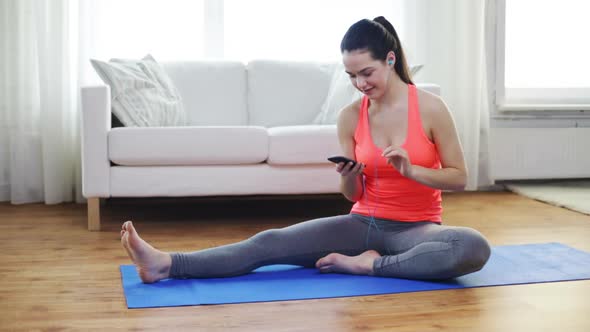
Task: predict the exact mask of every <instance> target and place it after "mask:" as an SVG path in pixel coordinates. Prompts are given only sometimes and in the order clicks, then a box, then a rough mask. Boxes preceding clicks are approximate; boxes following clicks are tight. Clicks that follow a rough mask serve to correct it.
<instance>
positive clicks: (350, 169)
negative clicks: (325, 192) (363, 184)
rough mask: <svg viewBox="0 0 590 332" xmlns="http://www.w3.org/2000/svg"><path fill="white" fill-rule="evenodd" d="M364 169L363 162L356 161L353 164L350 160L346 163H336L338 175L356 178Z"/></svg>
mask: <svg viewBox="0 0 590 332" xmlns="http://www.w3.org/2000/svg"><path fill="white" fill-rule="evenodd" d="M364 169H365V164H362V163H356V164H354V166H353V163H352V162H348V163H338V165H337V166H336V171H337V172H338V173H340V175H341V176H342V177H344V178H349V179H350V178H356V177H357V176H358V175H360V174H362V173H363V170H364Z"/></svg>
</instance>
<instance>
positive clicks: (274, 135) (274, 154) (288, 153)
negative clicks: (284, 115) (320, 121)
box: [267, 125, 341, 165]
mask: <svg viewBox="0 0 590 332" xmlns="http://www.w3.org/2000/svg"><path fill="white" fill-rule="evenodd" d="M268 136H269V148H268V161H267V162H268V163H269V164H270V165H300V164H327V163H329V162H328V160H327V158H328V157H330V156H334V155H338V154H341V152H340V151H341V150H340V145H339V143H338V135H337V133H336V125H325V126H320V125H317V126H314V125H306V126H287V127H274V128H269V129H268Z"/></svg>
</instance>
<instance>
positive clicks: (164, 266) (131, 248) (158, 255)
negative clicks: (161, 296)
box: [121, 221, 172, 284]
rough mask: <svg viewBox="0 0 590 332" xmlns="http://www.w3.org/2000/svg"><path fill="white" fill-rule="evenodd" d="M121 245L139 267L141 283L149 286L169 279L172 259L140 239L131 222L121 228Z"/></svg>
mask: <svg viewBox="0 0 590 332" xmlns="http://www.w3.org/2000/svg"><path fill="white" fill-rule="evenodd" d="M121 244H123V247H125V250H127V254H128V255H129V258H131V260H132V261H133V264H135V266H136V267H137V271H138V272H139V277H140V278H141V281H143V282H144V283H148V284H149V283H153V282H156V281H158V280H161V279H165V278H168V276H169V275H170V266H171V265H172V257H170V254H167V253H165V252H163V251H160V250H158V249H156V248H154V247H152V246H151V245H150V244H149V243H147V242H145V241H144V240H143V239H142V238H140V237H139V234H137V231H136V230H135V228H134V227H133V224H132V223H131V221H126V222H125V223H123V226H122V227H121Z"/></svg>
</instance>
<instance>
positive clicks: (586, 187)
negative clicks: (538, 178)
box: [505, 179, 590, 215]
mask: <svg viewBox="0 0 590 332" xmlns="http://www.w3.org/2000/svg"><path fill="white" fill-rule="evenodd" d="M505 186H506V188H507V189H508V190H510V191H512V192H515V193H517V194H519V195H523V196H526V197H530V198H532V199H536V200H538V201H541V202H545V203H549V204H552V205H555V206H559V207H564V208H567V209H570V210H573V211H577V212H581V213H584V214H588V215H590V180H588V179H584V180H564V181H546V182H534V183H532V182H531V183H528V182H527V183H524V182H523V183H508V184H505Z"/></svg>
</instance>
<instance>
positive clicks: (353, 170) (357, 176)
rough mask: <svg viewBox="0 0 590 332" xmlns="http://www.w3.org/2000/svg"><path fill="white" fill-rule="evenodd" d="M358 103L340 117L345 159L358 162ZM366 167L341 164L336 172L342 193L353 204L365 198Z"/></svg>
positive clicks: (339, 123) (339, 125)
mask: <svg viewBox="0 0 590 332" xmlns="http://www.w3.org/2000/svg"><path fill="white" fill-rule="evenodd" d="M359 107H360V104H359V103H358V102H355V103H353V104H352V105H349V106H347V107H346V108H344V109H343V110H342V111H341V112H340V116H339V117H338V140H339V142H340V146H341V148H342V153H343V155H344V156H345V157H348V158H350V159H353V160H356V158H355V154H354V148H355V143H354V130H355V128H356V119H357V117H358V108H359ZM364 169H365V165H363V164H361V163H359V162H357V163H356V165H355V166H354V167H352V166H351V165H345V164H344V163H339V164H338V165H337V166H336V171H337V172H338V173H340V192H342V194H343V195H344V197H346V199H348V200H349V201H351V202H357V201H358V200H360V199H361V197H362V196H363V181H362V176H363V170H364Z"/></svg>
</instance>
